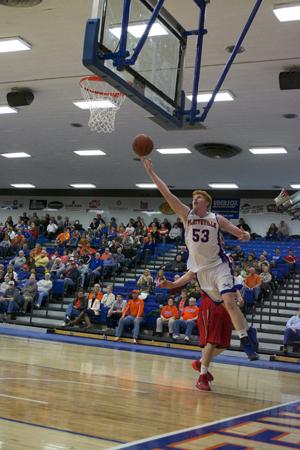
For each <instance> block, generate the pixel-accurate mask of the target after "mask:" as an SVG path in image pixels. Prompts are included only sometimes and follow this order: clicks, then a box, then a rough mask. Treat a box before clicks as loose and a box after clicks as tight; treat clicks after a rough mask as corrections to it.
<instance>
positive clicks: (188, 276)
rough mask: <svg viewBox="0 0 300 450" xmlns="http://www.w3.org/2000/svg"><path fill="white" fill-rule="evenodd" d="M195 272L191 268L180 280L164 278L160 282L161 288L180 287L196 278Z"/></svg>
mask: <svg viewBox="0 0 300 450" xmlns="http://www.w3.org/2000/svg"><path fill="white" fill-rule="evenodd" d="M194 276H195V274H194V272H192V271H191V270H189V271H188V272H186V273H185V274H184V275H182V276H181V277H180V278H178V280H176V281H168V280H164V281H162V282H161V283H160V285H159V287H161V288H167V289H177V288H180V287H183V286H185V285H186V284H187V283H188V282H189V281H191V280H192V279H193V278H194Z"/></svg>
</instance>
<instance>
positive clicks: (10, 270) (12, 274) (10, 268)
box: [6, 264, 18, 283]
mask: <svg viewBox="0 0 300 450" xmlns="http://www.w3.org/2000/svg"><path fill="white" fill-rule="evenodd" d="M6 273H7V275H8V276H9V278H10V279H11V280H13V281H14V282H15V283H17V282H18V274H17V272H16V271H15V270H14V266H13V265H11V264H8V266H7V267H6Z"/></svg>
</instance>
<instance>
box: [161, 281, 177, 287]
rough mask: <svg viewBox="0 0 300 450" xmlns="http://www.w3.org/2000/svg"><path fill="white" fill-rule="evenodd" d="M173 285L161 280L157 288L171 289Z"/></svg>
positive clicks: (170, 282)
mask: <svg viewBox="0 0 300 450" xmlns="http://www.w3.org/2000/svg"><path fill="white" fill-rule="evenodd" d="M173 285H174V283H173V282H172V281H168V280H163V281H161V282H160V283H159V287H160V288H164V289H173V287H174V286H173Z"/></svg>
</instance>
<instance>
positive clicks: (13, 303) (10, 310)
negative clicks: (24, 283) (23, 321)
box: [1, 281, 24, 320]
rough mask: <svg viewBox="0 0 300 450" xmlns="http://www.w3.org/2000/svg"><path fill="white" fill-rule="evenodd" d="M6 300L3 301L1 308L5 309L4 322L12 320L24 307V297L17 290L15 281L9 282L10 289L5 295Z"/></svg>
mask: <svg viewBox="0 0 300 450" xmlns="http://www.w3.org/2000/svg"><path fill="white" fill-rule="evenodd" d="M3 298H4V300H2V301H1V307H4V310H3V312H4V317H3V319H4V320H12V319H13V318H14V316H15V314H16V313H18V312H19V311H20V308H22V305H23V302H24V300H23V297H22V296H21V294H20V291H19V289H17V288H16V286H15V283H14V282H13V281H9V282H8V288H7V289H6V291H5V292H4V295H3Z"/></svg>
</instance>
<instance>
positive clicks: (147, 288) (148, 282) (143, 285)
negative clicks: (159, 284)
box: [137, 269, 153, 293]
mask: <svg viewBox="0 0 300 450" xmlns="http://www.w3.org/2000/svg"><path fill="white" fill-rule="evenodd" d="M137 285H138V287H139V288H140V290H141V291H143V292H148V293H149V292H151V290H152V287H153V278H152V276H151V272H150V270H149V269H145V270H144V273H143V274H142V275H141V276H140V278H139V279H138V281H137Z"/></svg>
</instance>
